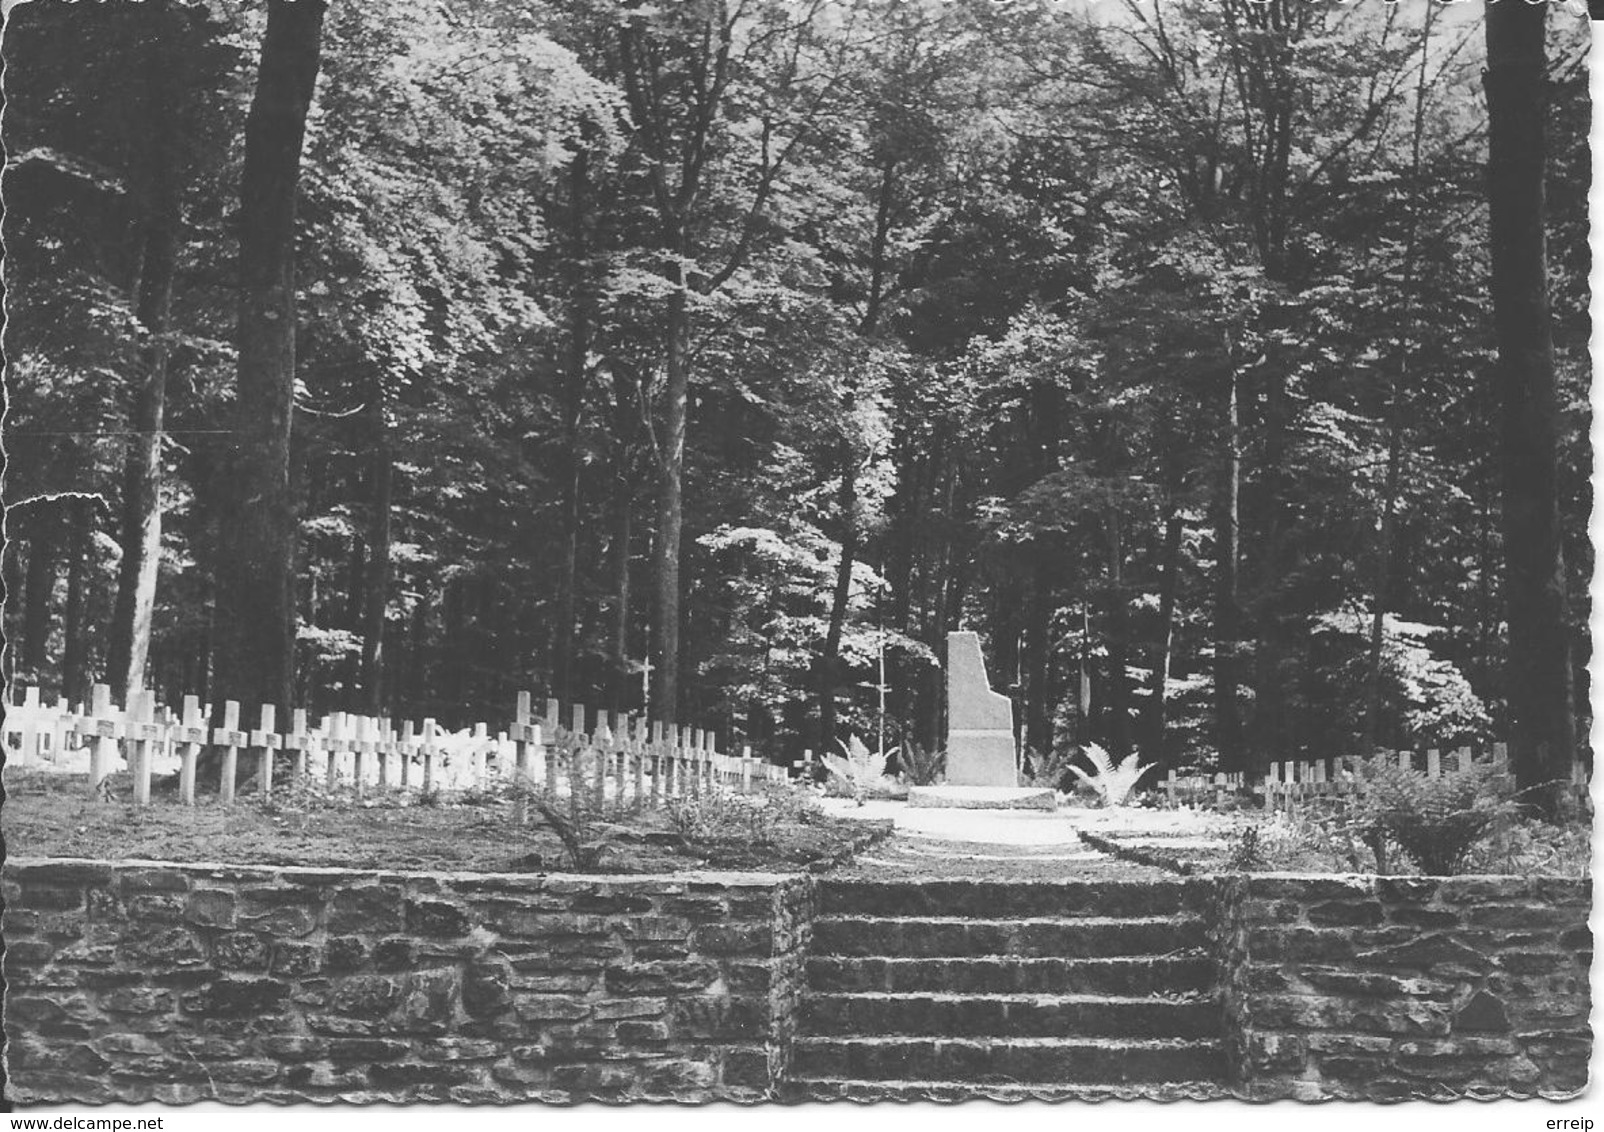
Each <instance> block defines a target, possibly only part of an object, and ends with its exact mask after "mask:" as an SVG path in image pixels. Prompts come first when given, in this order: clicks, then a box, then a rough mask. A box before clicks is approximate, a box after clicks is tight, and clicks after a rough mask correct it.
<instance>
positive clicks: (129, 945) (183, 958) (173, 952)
mask: <svg viewBox="0 0 1604 1132" xmlns="http://www.w3.org/2000/svg"><path fill="white" fill-rule="evenodd" d="M121 951H122V952H123V954H124V955H126V956H128V957H129V958H130V959H131V960H133V962H134V963H135V964H136V965H143V964H151V965H154V966H156V967H188V966H194V965H198V964H200V963H201V962H203V961H204V960H205V958H206V953H205V951H204V950H202V948H201V944H200V941H199V940H198V939H196V938H195V936H194V934H193V933H192V932H190V931H189V930H188V929H186V928H160V927H158V928H156V929H154V930H134V929H133V927H132V925H130V931H129V934H128V935H127V936H126V937H125V938H124V940H123V944H122V947H121Z"/></svg>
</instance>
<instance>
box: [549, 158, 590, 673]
mask: <svg viewBox="0 0 1604 1132" xmlns="http://www.w3.org/2000/svg"><path fill="white" fill-rule="evenodd" d="M569 182H570V185H571V191H570V199H569V218H570V220H569V223H570V227H569V241H568V242H569V254H570V257H571V263H572V273H571V274H572V278H571V280H570V283H569V299H568V304H569V325H568V358H567V365H566V366H565V367H564V370H563V389H562V435H563V472H562V477H563V478H562V492H563V498H562V538H561V544H560V550H559V554H560V560H559V562H558V569H557V603H556V604H557V611H556V618H555V619H556V624H555V625H554V626H553V631H552V637H553V639H552V650H551V680H552V693H551V694H552V695H553V696H556V697H557V698H558V699H559V700H562V701H563V702H564V703H568V702H569V701H570V700H571V699H572V698H573V696H574V694H575V688H574V673H573V668H574V642H575V638H576V635H577V631H578V626H577V620H578V616H577V606H578V594H577V592H576V591H577V589H578V585H577V582H578V574H579V526H580V522H579V496H580V491H579V488H580V482H579V477H580V467H581V461H580V452H579V420H580V416H581V414H582V412H583V407H584V399H585V369H586V360H587V359H588V358H589V356H590V337H591V334H590V294H589V281H588V274H589V267H588V263H587V258H588V256H589V254H590V252H589V246H590V241H589V238H588V234H587V232H586V230H585V226H586V223H587V220H588V213H589V210H590V198H589V191H588V190H589V162H588V156H587V151H586V149H585V147H584V146H580V148H579V152H578V153H577V154H576V155H575V156H574V163H573V166H572V168H571V170H570V173H569Z"/></svg>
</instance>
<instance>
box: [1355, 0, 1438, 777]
mask: <svg viewBox="0 0 1604 1132" xmlns="http://www.w3.org/2000/svg"><path fill="white" fill-rule="evenodd" d="M1436 11H1437V9H1436V8H1428V9H1427V11H1426V19H1425V23H1424V25H1423V27H1422V31H1421V42H1420V70H1419V76H1418V78H1417V80H1416V82H1415V114H1414V123H1413V134H1412V138H1411V145H1410V163H1409V189H1410V192H1409V203H1408V209H1409V224H1408V236H1407V238H1406V239H1405V240H1404V266H1403V313H1402V317H1401V319H1400V322H1401V324H1402V332H1401V333H1400V335H1399V339H1400V341H1399V348H1398V360H1397V363H1396V365H1395V366H1394V367H1393V368H1392V380H1391V382H1390V388H1389V389H1388V397H1387V478H1386V487H1385V489H1384V496H1385V498H1384V499H1383V501H1382V509H1381V529H1380V530H1379V531H1378V532H1377V534H1378V536H1379V537H1378V538H1377V540H1376V584H1375V607H1374V609H1373V610H1372V612H1371V618H1370V664H1369V669H1368V671H1367V685H1366V703H1365V725H1364V736H1363V749H1364V752H1365V754H1367V755H1374V754H1375V753H1376V747H1377V742H1378V739H1379V736H1380V734H1381V708H1382V694H1381V685H1382V679H1381V662H1382V655H1383V646H1384V645H1385V643H1386V620H1387V606H1388V597H1389V594H1388V588H1389V586H1390V584H1391V581H1392V547H1393V539H1394V534H1395V530H1396V527H1397V513H1398V492H1399V488H1400V484H1401V482H1402V477H1403V461H1404V404H1403V393H1404V390H1406V389H1408V388H1409V357H1410V351H1411V347H1412V343H1413V340H1414V339H1413V334H1414V308H1415V287H1414V283H1415V259H1416V254H1417V251H1418V248H1419V244H1420V238H1419V237H1420V203H1421V202H1420V196H1421V193H1420V170H1421V142H1422V139H1423V137H1424V135H1425V126H1426V89H1427V86H1428V78H1427V75H1428V72H1427V60H1429V59H1430V58H1431V52H1430V51H1429V50H1428V49H1427V46H1428V44H1429V43H1430V40H1431V31H1432V26H1433V24H1434V22H1435V13H1436Z"/></svg>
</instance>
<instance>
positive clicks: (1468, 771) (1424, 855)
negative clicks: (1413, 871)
mask: <svg viewBox="0 0 1604 1132" xmlns="http://www.w3.org/2000/svg"><path fill="white" fill-rule="evenodd" d="M1360 776H1361V779H1362V781H1363V783H1364V789H1363V791H1362V792H1361V793H1360V794H1359V795H1357V797H1356V799H1355V801H1354V802H1353V803H1352V806H1351V809H1350V811H1349V813H1348V815H1347V818H1346V822H1347V824H1348V826H1349V828H1351V829H1352V830H1353V831H1354V832H1355V833H1356V834H1357V835H1358V836H1359V837H1361V838H1362V839H1363V840H1364V841H1365V842H1366V844H1368V845H1369V846H1370V847H1371V849H1372V850H1373V851H1374V853H1375V857H1376V871H1377V872H1380V873H1386V872H1388V871H1390V867H1389V866H1390V864H1391V861H1390V853H1389V851H1388V850H1389V847H1390V846H1393V845H1395V846H1397V847H1398V848H1400V849H1402V850H1403V851H1404V852H1406V853H1408V854H1409V856H1410V857H1412V858H1413V859H1414V860H1415V861H1416V862H1417V863H1418V864H1419V865H1420V868H1421V870H1422V871H1423V872H1425V873H1426V874H1428V875H1433V876H1439V875H1451V874H1453V873H1457V872H1460V871H1461V870H1462V869H1463V867H1464V864H1465V861H1466V859H1467V858H1468V856H1469V854H1470V852H1471V850H1472V849H1473V848H1474V847H1475V846H1476V845H1477V844H1478V843H1479V842H1481V841H1483V840H1484V839H1486V838H1487V837H1488V836H1489V835H1490V834H1491V833H1492V832H1493V830H1494V828H1495V826H1496V825H1497V824H1498V823H1499V822H1502V821H1507V820H1508V819H1509V818H1511V817H1512V816H1513V815H1514V814H1515V813H1516V812H1517V811H1516V807H1515V803H1514V802H1513V801H1511V800H1510V799H1508V798H1505V797H1504V796H1503V795H1502V793H1501V787H1502V784H1503V775H1501V774H1500V773H1499V772H1498V770H1497V769H1496V768H1495V767H1494V766H1493V765H1492V764H1491V763H1486V762H1470V761H1467V762H1466V764H1465V765H1462V766H1459V767H1456V768H1455V769H1453V770H1449V771H1445V772H1444V773H1442V774H1441V775H1439V776H1437V777H1435V778H1434V777H1432V776H1430V775H1428V774H1426V773H1425V772H1424V771H1418V770H1406V769H1404V768H1402V767H1400V766H1399V765H1398V764H1397V763H1396V762H1395V761H1393V760H1392V759H1389V758H1386V757H1384V756H1381V757H1377V758H1374V759H1367V760H1365V761H1364V762H1362V763H1361V764H1360Z"/></svg>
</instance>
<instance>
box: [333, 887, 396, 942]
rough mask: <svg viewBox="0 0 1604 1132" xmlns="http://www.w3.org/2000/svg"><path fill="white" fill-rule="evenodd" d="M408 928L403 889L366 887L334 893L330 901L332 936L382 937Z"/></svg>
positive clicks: (339, 890) (343, 889)
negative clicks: (402, 901) (402, 900)
mask: <svg viewBox="0 0 1604 1132" xmlns="http://www.w3.org/2000/svg"><path fill="white" fill-rule="evenodd" d="M404 925H405V914H404V908H403V906H402V903H401V889H400V888H399V887H397V886H395V885H388V884H363V885H356V886H354V887H350V888H342V889H338V890H336V891H335V893H334V895H333V896H332V897H331V898H330V900H329V909H328V918H327V921H326V926H327V928H328V930H329V932H330V933H331V934H337V935H349V934H355V933H358V932H360V933H363V934H367V935H382V934H384V933H387V932H398V931H401V930H402V928H403V926H404Z"/></svg>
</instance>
